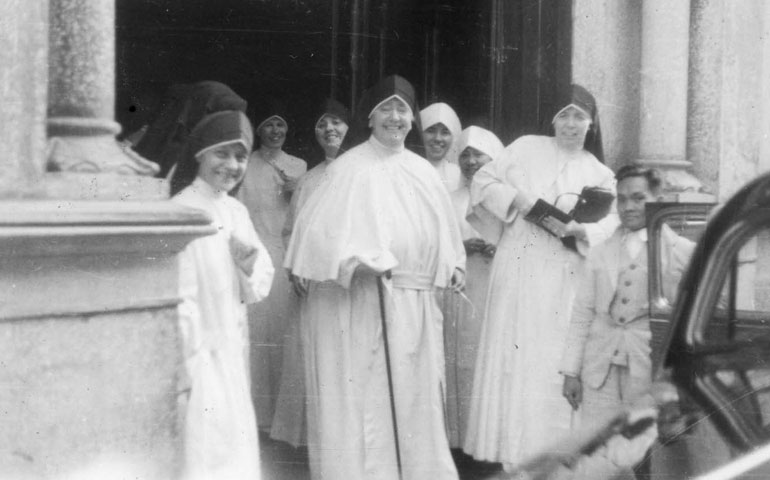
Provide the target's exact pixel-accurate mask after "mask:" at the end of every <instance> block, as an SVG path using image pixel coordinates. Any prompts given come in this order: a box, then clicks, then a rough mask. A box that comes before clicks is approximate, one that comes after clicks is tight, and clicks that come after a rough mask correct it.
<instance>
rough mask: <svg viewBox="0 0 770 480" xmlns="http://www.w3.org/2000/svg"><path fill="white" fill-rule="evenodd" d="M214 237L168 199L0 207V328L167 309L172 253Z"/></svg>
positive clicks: (199, 219)
mask: <svg viewBox="0 0 770 480" xmlns="http://www.w3.org/2000/svg"><path fill="white" fill-rule="evenodd" d="M214 231H215V229H214V227H213V226H212V225H211V220H210V218H209V217H208V215H207V214H206V213H204V212H202V211H199V210H196V209H192V208H189V207H184V206H181V205H177V204H175V203H173V202H170V201H168V200H165V201H159V202H143V201H135V202H114V201H113V202H77V201H54V200H30V201H5V202H3V201H0V270H2V271H3V275H1V276H0V323H2V322H3V321H9V320H19V319H32V318H40V317H41V316H52V317H67V316H72V315H81V314H93V313H106V312H118V311H126V310H146V309H154V308H164V307H170V308H173V307H174V306H175V305H176V304H177V303H178V302H179V292H178V285H177V283H178V272H177V265H176V254H177V253H178V252H179V251H181V250H182V249H183V248H184V247H185V246H186V245H187V243H189V242H190V241H191V240H194V239H195V238H198V237H201V236H204V235H209V234H211V233H213V232H214Z"/></svg>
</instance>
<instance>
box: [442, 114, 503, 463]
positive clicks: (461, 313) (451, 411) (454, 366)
mask: <svg viewBox="0 0 770 480" xmlns="http://www.w3.org/2000/svg"><path fill="white" fill-rule="evenodd" d="M457 147H458V149H459V150H460V158H459V162H460V171H461V172H462V174H463V185H462V186H461V187H460V188H458V189H457V190H455V191H454V192H452V193H451V194H450V196H451V198H452V205H453V206H454V211H455V216H456V218H457V223H458V224H459V226H460V233H461V234H462V237H463V244H464V245H465V254H466V256H467V260H466V264H467V269H466V276H465V279H466V280H465V292H464V295H461V294H459V293H457V292H452V291H451V290H447V292H446V293H445V295H443V296H442V298H443V301H444V304H443V306H442V311H443V312H444V315H445V319H444V339H445V340H444V349H445V351H446V386H447V395H446V404H447V427H448V431H449V443H450V445H451V446H452V447H456V448H460V447H462V440H463V438H465V431H466V429H467V425H468V413H469V410H470V401H471V390H472V386H473V367H474V365H475V362H476V352H477V349H478V343H479V337H480V335H481V320H482V316H483V313H484V302H485V300H486V295H487V288H488V287H489V273H490V270H491V267H492V259H493V258H494V254H495V251H496V246H495V244H494V243H490V242H488V241H486V240H484V237H485V236H486V237H495V238H499V236H500V234H501V233H502V222H500V221H499V220H497V219H496V218H494V217H492V216H489V217H488V218H487V220H486V221H485V222H484V226H483V227H479V228H481V229H482V230H484V231H485V232H486V233H487V235H482V234H481V233H480V232H479V231H478V230H476V228H474V227H472V226H471V225H470V224H469V223H468V221H467V220H466V219H465V216H466V214H467V212H468V205H469V203H470V192H469V189H468V188H469V185H470V183H471V180H472V179H473V175H474V174H475V173H476V172H477V171H478V170H479V169H480V168H481V167H483V166H484V165H486V164H487V163H489V162H491V161H494V160H496V159H499V158H500V157H501V156H502V154H503V150H504V148H505V147H504V146H503V144H502V142H500V140H499V139H498V138H497V135H495V134H494V133H492V132H490V131H489V130H486V129H483V128H481V127H476V126H470V127H468V128H466V129H465V130H463V131H462V133H461V134H460V136H459V138H458V140H457Z"/></svg>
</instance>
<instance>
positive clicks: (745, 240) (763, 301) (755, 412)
mask: <svg viewBox="0 0 770 480" xmlns="http://www.w3.org/2000/svg"><path fill="white" fill-rule="evenodd" d="M724 252H725V254H724V258H722V259H721V260H718V261H717V262H716V263H715V265H717V266H718V268H716V269H715V270H713V272H723V273H724V274H723V275H721V277H722V279H721V285H720V286H719V289H718V290H715V293H716V292H718V295H714V297H715V298H714V300H713V303H712V305H711V308H710V309H709V310H707V311H708V312H710V313H709V314H708V315H707V316H706V317H705V318H703V319H702V321H701V322H699V325H698V327H697V330H696V331H695V332H694V333H695V335H694V337H693V338H694V339H695V340H696V341H695V343H696V345H697V348H698V349H699V350H701V351H702V352H703V355H699V357H698V358H699V360H698V363H697V368H698V370H700V374H699V377H700V380H701V381H702V382H703V385H704V387H705V389H706V391H707V392H708V394H709V396H710V397H711V398H712V399H713V401H714V404H716V405H721V406H722V408H725V409H729V410H730V411H732V412H733V413H734V416H733V418H734V419H735V421H736V422H740V423H741V424H742V425H743V429H744V430H745V431H750V432H752V437H753V438H759V439H763V438H765V439H766V438H770V228H761V229H759V230H755V231H754V232H750V231H749V232H746V234H744V235H740V236H738V237H737V240H734V241H733V242H732V243H726V245H725V248H724Z"/></svg>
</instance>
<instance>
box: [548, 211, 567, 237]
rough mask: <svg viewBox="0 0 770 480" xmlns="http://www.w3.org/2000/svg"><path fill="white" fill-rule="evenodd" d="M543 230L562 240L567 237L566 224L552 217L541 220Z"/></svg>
mask: <svg viewBox="0 0 770 480" xmlns="http://www.w3.org/2000/svg"><path fill="white" fill-rule="evenodd" d="M543 228H545V229H546V230H548V231H549V232H551V233H553V234H554V235H556V236H557V237H559V238H564V237H566V236H567V224H566V223H564V222H562V221H561V220H558V219H556V218H554V217H551V216H548V217H545V218H544V219H543Z"/></svg>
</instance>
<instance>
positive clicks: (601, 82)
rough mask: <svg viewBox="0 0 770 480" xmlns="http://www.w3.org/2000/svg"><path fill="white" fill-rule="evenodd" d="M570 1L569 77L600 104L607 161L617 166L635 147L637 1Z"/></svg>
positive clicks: (634, 152) (638, 58)
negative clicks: (570, 60)
mask: <svg viewBox="0 0 770 480" xmlns="http://www.w3.org/2000/svg"><path fill="white" fill-rule="evenodd" d="M573 5H574V6H573V22H574V23H573V41H572V49H573V50H572V79H573V82H574V83H578V84H581V85H583V86H584V87H586V88H587V89H588V90H589V91H590V92H591V93H593V94H594V96H595V97H596V100H597V102H598V103H599V113H600V117H601V122H602V123H601V126H602V137H603V140H604V153H605V157H606V162H607V165H609V166H610V167H611V168H613V169H615V168H617V166H619V165H620V164H623V163H625V162H627V161H628V160H629V159H635V158H636V157H637V155H638V152H639V69H640V62H641V22H640V21H639V19H640V18H641V2H618V1H615V0H589V1H580V0H577V1H575V2H574V3H573Z"/></svg>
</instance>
